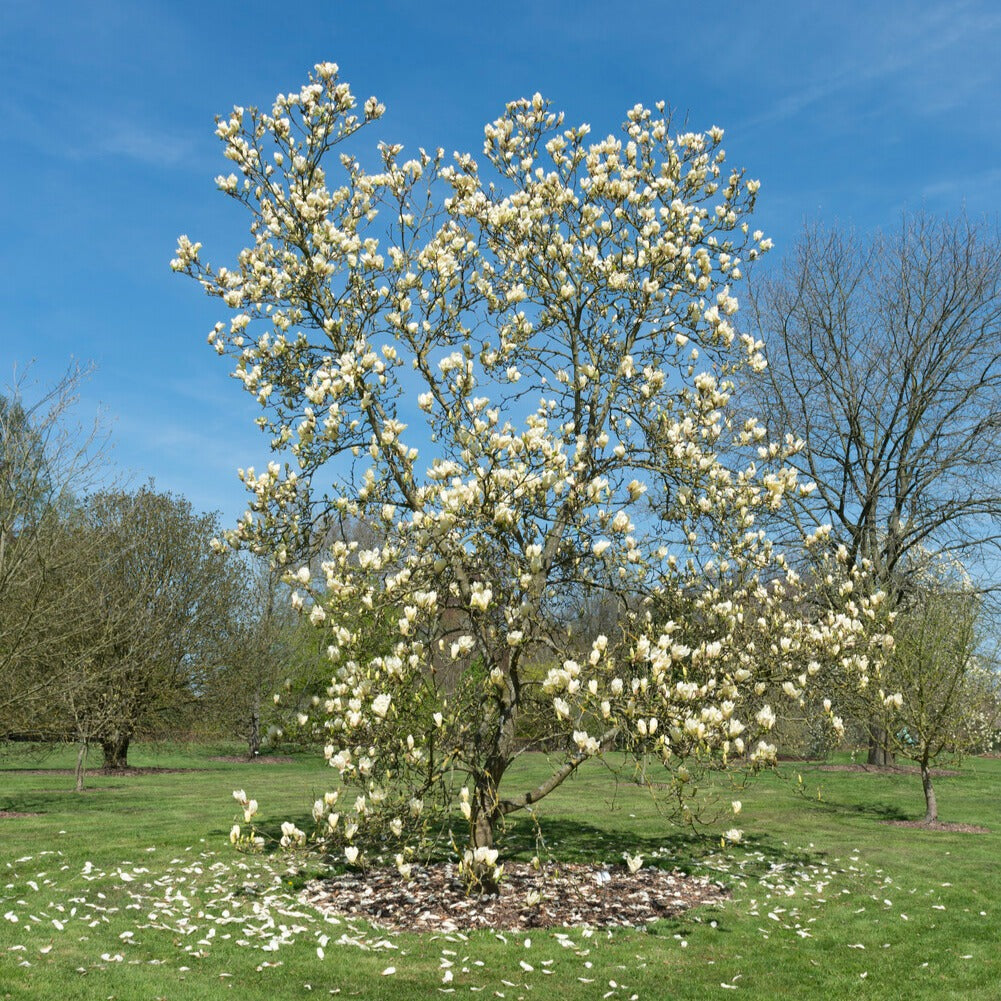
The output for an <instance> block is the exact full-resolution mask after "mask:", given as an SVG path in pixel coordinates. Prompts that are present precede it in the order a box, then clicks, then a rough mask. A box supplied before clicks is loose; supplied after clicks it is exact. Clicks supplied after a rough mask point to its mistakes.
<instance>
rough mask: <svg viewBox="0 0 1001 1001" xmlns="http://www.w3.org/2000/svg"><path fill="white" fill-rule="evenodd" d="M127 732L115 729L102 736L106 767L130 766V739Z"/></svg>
mask: <svg viewBox="0 0 1001 1001" xmlns="http://www.w3.org/2000/svg"><path fill="white" fill-rule="evenodd" d="M130 740H131V738H130V736H129V735H128V734H127V733H121V732H119V731H115V732H114V733H112V734H109V735H108V736H107V737H102V738H101V750H102V751H103V752H104V767H105V768H109V769H116V770H117V769H120V768H128V767H129V741H130Z"/></svg>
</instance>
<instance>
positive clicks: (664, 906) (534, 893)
mask: <svg viewBox="0 0 1001 1001" xmlns="http://www.w3.org/2000/svg"><path fill="white" fill-rule="evenodd" d="M729 896H730V891H729V890H728V889H726V887H724V886H722V885H721V884H719V883H713V882H711V881H710V880H708V879H704V878H703V877H701V876H688V875H685V874H684V873H682V872H665V871H664V870H662V869H655V868H643V869H640V870H638V871H637V872H635V873H631V872H629V870H628V868H627V867H626V866H622V865H612V866H601V865H584V864H571V865H560V866H556V865H546V866H545V867H544V868H543V869H542V871H539V870H537V869H535V868H534V867H533V866H532V865H530V864H529V863H526V862H506V863H505V864H504V878H503V881H502V883H501V892H500V894H499V895H496V896H467V894H466V891H465V886H464V884H463V882H462V879H461V878H460V877H459V874H458V871H457V867H456V866H455V865H454V864H442V865H434V866H429V867H426V868H420V869H419V868H418V867H417V866H414V868H413V871H412V875H411V879H410V880H409V882H404V881H403V880H402V879H401V878H400V874H399V873H398V872H397V871H396V870H395V869H386V868H383V869H370V870H368V871H367V872H364V873H345V874H343V875H340V876H337V877H335V878H333V879H328V880H314V881H313V882H311V883H308V884H307V885H306V888H305V890H304V891H303V899H304V900H305V901H306V903H308V904H311V905H312V906H313V907H315V908H317V910H319V911H322V912H324V913H328V914H336V915H338V916H340V917H345V916H347V917H356V918H363V919H364V920H366V921H369V922H371V923H372V924H374V925H377V926H379V927H381V928H384V929H387V930H396V931H435V932H454V931H471V930H474V929H477V928H490V929H492V930H495V931H524V930H527V929H529V928H558V927H568V928H569V927H584V926H587V927H590V928H608V927H632V928H635V927H641V926H643V925H646V924H649V923H650V922H651V921H657V920H659V919H661V918H669V917H673V916H674V915H677V914H680V913H681V912H682V911H686V910H688V909H689V908H691V907H698V906H701V905H703V904H718V903H721V902H722V901H724V900H726V899H727V898H728V897H729Z"/></svg>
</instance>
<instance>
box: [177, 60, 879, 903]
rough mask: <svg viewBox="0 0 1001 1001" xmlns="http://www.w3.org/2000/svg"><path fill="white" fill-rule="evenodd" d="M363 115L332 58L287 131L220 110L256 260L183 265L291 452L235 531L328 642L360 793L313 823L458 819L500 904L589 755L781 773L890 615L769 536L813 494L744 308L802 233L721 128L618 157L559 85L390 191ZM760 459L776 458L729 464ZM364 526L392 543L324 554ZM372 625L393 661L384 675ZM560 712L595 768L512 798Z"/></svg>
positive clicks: (337, 732)
mask: <svg viewBox="0 0 1001 1001" xmlns="http://www.w3.org/2000/svg"><path fill="white" fill-rule="evenodd" d="M355 109H356V102H355V99H354V97H353V96H352V94H351V91H350V90H349V88H348V86H347V85H346V84H345V83H343V82H340V81H339V79H338V75H337V68H336V66H334V65H332V64H321V65H319V66H317V67H316V73H315V75H314V76H313V77H311V79H310V82H309V83H308V84H307V85H305V86H304V87H303V88H302V89H301V90H300V91H299V92H297V93H293V94H288V95H280V96H279V97H278V98H277V99H276V101H275V103H274V107H273V108H272V109H271V110H270V111H260V110H257V109H249V110H244V109H243V108H235V109H234V111H233V113H232V114H231V115H230V116H229V117H228V118H226V119H222V120H220V121H219V125H218V129H217V133H218V135H219V136H220V138H221V139H222V141H223V143H224V145H225V150H226V156H227V157H228V158H229V159H230V160H232V161H233V163H234V164H235V167H236V170H237V171H238V173H234V174H230V175H229V176H228V177H220V178H218V179H217V180H218V184H219V187H220V188H221V189H222V190H223V191H224V192H226V193H227V194H228V195H229V196H230V197H231V198H233V199H235V200H236V201H238V202H240V203H241V204H242V205H243V206H244V207H245V208H246V209H247V210H248V211H249V213H250V216H251V234H252V237H253V241H252V244H251V246H249V247H247V248H246V249H245V250H243V251H242V252H241V253H240V255H239V259H238V261H237V263H236V265H235V266H234V267H231V268H227V267H213V266H211V265H210V264H208V263H206V262H205V261H203V259H202V257H201V255H200V249H201V245H200V244H198V243H193V242H191V241H190V240H189V239H188V238H187V237H181V238H180V240H179V243H178V250H177V257H176V259H175V260H174V261H173V267H174V268H175V270H178V271H182V272H185V273H187V274H189V275H191V276H192V277H194V278H196V279H197V280H198V281H199V282H200V283H201V285H202V286H203V288H204V289H205V291H206V292H208V293H209V294H210V295H213V296H217V297H219V298H220V299H222V301H223V302H224V303H225V305H226V306H228V307H229V308H230V309H231V310H232V312H233V315H232V318H231V319H230V321H229V323H228V325H227V324H224V323H219V324H217V325H216V327H215V329H214V330H213V331H212V333H211V334H210V335H209V341H210V343H211V344H212V345H213V346H214V347H215V350H216V351H217V352H218V353H219V354H222V355H228V356H229V357H230V358H231V359H232V360H233V362H234V364H235V369H234V374H235V376H236V377H237V378H238V379H240V381H241V382H242V383H243V384H244V386H245V388H246V389H247V391H248V392H250V393H251V394H253V395H254V396H256V398H257V399H258V401H259V402H260V404H261V407H262V411H263V412H262V415H261V416H260V417H259V418H258V422H259V424H260V426H261V427H262V428H264V429H265V430H266V431H267V432H269V433H270V435H271V437H272V448H273V449H274V450H275V452H276V453H277V457H276V459H275V460H274V461H272V462H270V463H269V464H268V467H267V469H266V470H263V471H260V472H258V471H255V470H254V469H248V470H245V471H244V472H243V474H242V475H243V479H244V481H245V483H246V485H247V486H248V488H249V489H250V491H251V495H252V496H251V502H250V506H249V510H248V511H247V513H246V514H245V515H244V517H243V518H242V519H241V521H240V523H239V526H238V528H237V529H236V530H235V532H234V533H232V535H231V537H230V539H231V541H232V542H233V543H235V544H242V545H246V546H249V547H251V548H253V549H255V550H257V551H259V552H266V553H269V554H271V556H272V558H273V559H274V560H275V561H276V563H277V564H278V565H281V566H285V567H286V569H287V572H288V574H289V578H288V579H289V580H290V581H292V582H293V583H295V585H296V586H297V588H298V594H297V597H296V599H295V600H296V601H297V603H298V604H300V605H301V607H303V609H304V610H305V611H307V612H308V615H309V617H310V619H311V620H312V621H313V622H314V623H315V624H316V625H317V626H318V627H319V628H321V629H323V630H325V631H326V633H327V636H328V644H329V646H328V653H329V656H330V661H331V670H332V674H333V677H332V683H331V685H330V688H329V690H328V693H327V698H326V699H325V700H324V701H323V702H322V703H321V705H320V719H318V720H317V721H316V722H317V725H318V726H319V727H320V728H321V730H322V732H323V734H325V741H326V749H325V754H326V757H327V759H328V760H329V762H330V764H331V765H332V766H334V767H335V768H336V769H337V771H338V774H339V776H340V778H341V780H342V783H341V785H340V788H339V790H335V791H332V792H331V793H329V794H328V795H327V796H326V797H325V798H323V799H320V800H318V801H317V802H316V804H315V806H314V811H313V812H314V817H315V818H316V820H317V824H318V832H319V833H320V834H321V836H323V837H325V838H326V839H328V840H329V841H333V842H335V843H340V844H342V846H343V848H344V852H345V855H346V857H347V858H348V860H349V861H352V862H353V861H356V860H358V859H359V858H360V857H361V856H362V854H363V853H364V852H365V850H366V847H365V846H366V845H372V844H374V843H376V842H375V841H373V839H372V836H378V838H380V839H381V840H380V841H379V842H378V843H380V844H386V843H387V842H386V840H385V839H392V840H395V841H396V842H398V844H399V848H400V850H399V853H398V854H397V864H398V865H399V866H401V868H402V869H403V871H404V872H405V871H406V867H407V866H408V864H409V863H408V861H407V860H408V858H409V854H408V852H409V849H410V847H412V846H413V845H415V844H417V843H419V839H420V837H421V835H422V832H423V831H424V830H425V828H426V825H427V824H429V823H430V822H431V820H432V819H433V818H434V817H435V816H437V815H438V813H439V811H440V810H442V809H444V810H448V809H450V808H453V809H454V808H455V807H458V809H459V810H461V811H462V814H463V815H464V817H465V818H466V820H467V821H468V839H467V844H466V846H465V855H466V858H465V862H466V866H467V871H468V872H469V873H470V874H471V876H472V877H473V878H474V879H475V880H479V881H480V882H481V883H482V884H483V885H484V886H486V887H488V888H489V887H490V886H492V885H493V884H494V879H495V877H496V870H495V862H496V858H497V850H496V849H495V848H494V847H493V842H494V835H495V833H496V831H497V829H498V826H499V824H500V823H501V821H502V820H503V818H504V817H505V816H506V815H508V814H510V813H511V812H512V811H515V810H519V809H523V808H526V807H531V805H532V804H534V803H535V802H537V801H538V800H540V799H541V798H542V797H544V796H545V795H547V794H548V793H549V792H551V791H552V790H553V789H555V788H557V787H558V786H559V785H560V783H561V782H563V781H564V780H565V779H566V778H567V777H568V776H569V775H571V774H572V773H573V772H574V770H575V769H576V768H577V767H578V766H579V765H580V764H581V763H582V762H584V761H586V760H587V759H588V758H591V757H593V756H595V755H601V754H603V753H604V752H606V751H608V750H609V749H611V748H613V747H617V748H620V749H625V750H629V751H634V752H637V753H650V754H653V755H655V756H656V757H657V758H658V759H659V760H661V761H663V763H664V764H665V766H667V768H668V769H669V770H670V774H671V775H672V776H673V780H674V781H675V782H677V783H679V784H685V783H688V782H690V781H691V780H692V779H693V778H694V776H695V774H697V769H698V768H700V767H703V766H708V767H715V766H724V765H728V764H731V763H733V762H735V761H738V760H741V761H744V762H750V763H752V764H754V763H760V762H762V761H767V760H768V759H769V758H770V756H771V755H772V753H773V749H772V748H771V747H770V745H769V744H768V743H767V742H765V741H764V740H762V739H761V738H762V736H763V734H764V733H765V732H766V731H767V730H768V729H769V728H770V727H771V725H772V723H773V721H774V713H773V711H772V709H771V707H770V702H769V700H770V699H773V698H774V697H776V693H777V692H779V694H778V697H780V698H781V697H791V698H798V697H799V695H800V694H801V692H802V690H803V689H804V688H805V686H806V685H807V684H808V682H809V678H810V676H811V675H813V674H814V673H816V672H817V671H818V669H819V666H820V664H821V663H822V662H824V661H825V660H830V659H832V658H833V659H836V660H839V661H840V660H849V661H851V662H852V664H853V666H855V667H856V668H857V667H858V666H859V665H860V664H861V665H862V667H863V668H864V666H865V658H866V656H867V654H866V653H865V651H864V649H863V648H864V645H865V642H867V641H866V640H865V637H866V636H867V635H868V634H867V632H866V630H865V629H864V628H863V620H864V617H865V612H866V602H865V601H864V600H863V599H860V598H858V599H857V600H856V601H855V603H854V604H853V603H851V602H850V601H849V602H847V603H846V607H828V608H818V609H817V610H816V614H813V615H811V616H810V617H806V618H804V617H803V616H802V615H801V614H799V611H797V610H795V608H794V606H795V603H791V602H788V601H786V600H784V599H785V597H786V596H787V595H788V593H789V589H790V588H795V586H796V582H795V575H794V574H793V573H792V571H790V570H789V569H787V566H786V563H785V561H784V559H783V558H782V556H781V555H780V554H779V553H777V552H776V551H775V550H773V548H772V546H771V545H770V543H769V542H768V540H767V539H766V538H765V535H764V533H763V532H761V531H759V529H758V527H757V525H756V515H757V513H758V512H759V511H761V510H762V509H765V508H769V507H774V506H777V505H779V504H781V503H783V498H784V496H785V495H786V494H787V493H788V492H789V491H794V490H796V489H798V484H797V481H796V476H795V474H794V473H793V472H792V471H791V470H790V469H784V468H780V467H779V465H778V462H779V460H781V457H782V455H783V454H784V452H785V451H786V449H788V448H794V447H795V443H792V442H789V443H786V445H783V446H778V445H774V444H772V445H770V444H768V443H766V442H765V441H764V440H763V439H764V435H763V431H762V430H761V428H760V427H759V426H758V425H757V424H756V423H755V422H753V421H746V422H742V423H740V424H739V425H738V426H735V425H734V424H733V422H732V421H730V420H729V419H728V417H727V414H726V411H727V404H728V402H729V398H730V394H731V390H732V387H733V383H734V379H735V377H736V376H737V375H738V373H739V374H743V373H747V374H749V375H752V376H753V375H754V373H756V372H759V371H760V370H761V369H762V367H763V365H764V362H763V359H762V355H761V347H762V346H761V344H760V343H758V342H756V341H755V340H754V339H753V338H751V337H748V336H746V335H739V334H738V333H737V331H736V330H735V328H734V318H735V313H736V310H737V301H736V299H735V298H734V296H733V294H732V287H733V285H734V284H735V283H736V282H738V281H739V280H740V278H741V267H742V259H744V258H747V259H753V258H754V257H756V256H757V255H758V254H759V253H760V252H762V251H764V250H767V249H768V247H769V246H770V243H769V241H768V240H766V239H764V238H763V236H762V234H761V233H760V232H754V233H753V234H752V233H751V232H750V230H749V226H748V223H747V221H746V219H747V215H748V213H749V212H750V211H751V209H752V207H753V204H754V199H755V193H756V191H757V189H758V183H757V182H756V181H753V180H747V179H745V177H744V175H743V173H742V172H741V171H739V170H729V169H727V168H725V166H724V164H725V155H724V152H723V149H722V146H721V140H722V135H723V134H722V132H721V130H719V129H718V128H713V129H711V130H710V131H709V132H707V133H694V132H687V133H683V134H681V135H677V136H676V137H672V136H671V134H670V121H669V119H667V118H665V117H664V110H663V105H662V104H659V105H658V106H657V108H656V110H655V111H654V110H650V109H647V108H644V107H641V106H639V105H637V106H636V107H634V108H633V109H631V110H630V111H629V112H628V115H627V119H626V121H625V123H624V124H623V130H622V131H623V134H622V136H621V137H616V136H609V137H607V138H603V139H598V140H597V141H590V140H589V138H588V134H589V127H588V126H586V125H584V126H579V127H571V128H566V127H564V125H563V117H562V116H561V115H558V114H556V113H554V112H553V111H551V110H550V107H549V105H548V104H547V103H546V102H545V101H544V100H543V99H542V98H541V97H540V96H538V95H536V96H535V97H533V98H531V99H528V100H519V101H515V102H512V103H511V104H509V105H508V106H507V109H506V111H505V113H504V114H503V115H502V116H501V117H500V118H499V119H498V120H497V121H495V122H493V123H492V124H490V125H488V126H487V127H486V129H485V138H484V145H483V158H482V161H481V160H477V159H476V158H474V157H473V156H471V155H468V154H456V155H455V156H454V157H453V158H451V159H449V158H446V157H445V155H444V153H443V151H442V150H438V151H437V152H426V151H424V150H421V151H419V152H418V154H417V155H416V156H414V157H413V158H410V159H403V158H402V148H401V147H400V146H397V145H390V144H385V143H383V144H381V145H380V146H379V155H380V158H381V163H380V165H379V168H378V169H377V170H376V171H374V172H370V171H369V170H367V169H366V168H365V167H363V166H362V164H361V162H360V161H359V160H358V159H357V158H356V157H355V156H354V155H353V154H352V153H351V152H347V151H346V150H347V149H349V148H350V144H349V143H348V140H349V139H350V138H351V137H352V136H353V135H354V134H355V133H356V132H358V131H359V130H360V129H362V128H363V127H364V126H366V125H367V124H369V123H371V122H373V121H375V120H376V119H378V118H380V117H381V115H382V114H383V110H384V109H383V107H382V105H380V104H379V103H378V102H377V101H376V100H375V99H374V98H370V99H369V100H368V101H366V102H365V104H364V111H363V112H361V113H356V110H355ZM338 147H339V149H338ZM342 151H343V152H342ZM334 171H339V172H340V175H341V176H340V179H339V180H337V181H335V180H334V179H333V176H332V175H333V172H334ZM749 442H758V443H759V446H760V452H761V460H762V462H764V463H767V469H768V470H769V471H767V472H765V471H764V470H765V468H766V467H763V468H762V469H759V468H757V467H756V465H751V466H749V467H747V468H730V467H729V466H728V465H727V462H726V459H727V457H728V456H729V455H731V454H733V450H734V449H736V447H737V446H738V445H746V444H747V443H749ZM339 517H343V518H344V519H350V520H352V521H360V522H362V523H365V524H369V525H374V526H379V536H380V538H381V539H382V540H383V541H382V542H381V543H380V544H378V545H375V546H373V547H371V548H366V547H364V546H361V545H359V544H357V543H347V542H336V543H334V544H333V545H332V546H330V548H329V550H328V551H327V552H326V553H325V557H324V559H323V562H322V564H321V565H320V566H319V567H318V568H315V567H314V568H312V569H311V567H310V566H301V567H298V566H297V565H296V564H295V562H294V561H293V558H292V555H291V554H294V553H301V552H302V546H303V543H304V542H306V541H308V540H309V539H310V538H312V537H313V536H314V535H315V534H316V532H317V530H318V526H320V525H329V523H330V521H331V519H336V518H339ZM594 597H598V598H601V599H602V600H606V601H607V600H611V601H612V602H614V604H615V605H616V606H617V608H618V614H619V621H618V627H617V629H616V630H615V633H614V635H611V636H609V635H605V634H601V635H597V636H593V637H588V638H587V639H588V642H587V643H586V646H585V648H584V649H583V650H581V649H580V647H581V637H580V635H579V634H576V635H575V633H574V630H573V629H572V628H571V629H570V630H568V629H567V615H566V607H567V605H568V604H570V603H574V602H577V601H584V600H588V599H590V598H594ZM359 607H363V608H365V609H366V610H367V611H368V613H369V614H368V615H367V616H366V618H365V621H366V623H367V624H368V627H369V629H371V628H372V627H373V625H374V627H375V628H379V629H381V630H382V631H383V632H384V633H387V634H389V635H391V636H392V648H391V652H390V653H386V654H381V655H378V656H368V655H361V653H360V651H364V650H366V649H368V650H370V649H371V644H370V643H368V638H367V637H366V636H365V635H363V633H364V632H366V630H362V629H358V628H355V622H356V621H357V616H356V615H354V614H351V611H352V610H357V609H358V608H359ZM790 609H792V611H790ZM678 610H683V612H684V614H683V615H676V614H675V613H676V612H677V611H678ZM540 664H542V665H544V666H543V669H542V671H541V676H540V672H539V665H540ZM783 686H784V687H785V694H784V695H782V694H781V693H780V689H781V688H782V687H783ZM540 695H541V697H542V698H543V699H544V700H545V702H546V705H547V706H548V711H549V713H550V714H551V718H552V720H553V722H554V724H555V725H556V726H557V727H558V730H559V733H560V734H561V735H562V744H561V747H562V750H563V754H562V757H561V758H560V759H559V761H558V762H557V763H556V765H555V766H554V769H553V771H552V773H551V775H549V777H548V778H547V779H546V780H545V781H544V782H542V783H541V784H540V785H539V786H537V787H535V788H511V787H510V784H509V783H508V784H505V783H504V781H503V780H504V777H505V774H506V772H507V770H508V767H509V765H510V764H511V762H512V761H513V760H514V758H515V756H516V754H517V745H516V741H515V728H516V724H517V722H518V719H519V714H520V713H521V712H522V710H523V708H524V706H525V705H526V703H527V701H528V700H530V699H531V698H533V697H536V696H540ZM351 784H353V785H355V786H357V787H358V788H357V790H356V791H357V796H356V797H354V798H353V799H350V801H345V799H344V796H345V793H344V791H343V790H344V788H345V787H346V785H351ZM352 796H354V794H352ZM246 812H247V814H248V819H249V816H250V815H252V813H253V810H252V809H249V808H248V809H247V811H246ZM366 835H368V836H369V837H368V838H366ZM304 839H305V835H304V834H303V832H301V831H298V830H297V829H296V828H294V827H293V826H292V825H287V826H286V829H285V838H284V840H285V841H286V842H289V841H302V840H304ZM383 850H384V849H383Z"/></svg>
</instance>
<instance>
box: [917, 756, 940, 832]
mask: <svg viewBox="0 0 1001 1001" xmlns="http://www.w3.org/2000/svg"><path fill="white" fill-rule="evenodd" d="M921 788H922V789H923V790H924V794H925V823H926V824H929V823H931V822H932V821H934V820H938V802H937V801H936V799H935V787H934V786H933V785H932V784H931V769H930V768H929V767H928V762H927V761H922V762H921Z"/></svg>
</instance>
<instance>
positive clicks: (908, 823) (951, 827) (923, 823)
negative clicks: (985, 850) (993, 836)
mask: <svg viewBox="0 0 1001 1001" xmlns="http://www.w3.org/2000/svg"><path fill="white" fill-rule="evenodd" d="M884 823H887V824H889V825H890V826H891V827H914V828H917V829H918V830H919V831H952V832H958V833H960V834H990V833H991V829H990V828H989V827H979V826H977V825H976V824H950V823H948V822H947V821H944V820H887V821H884Z"/></svg>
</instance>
